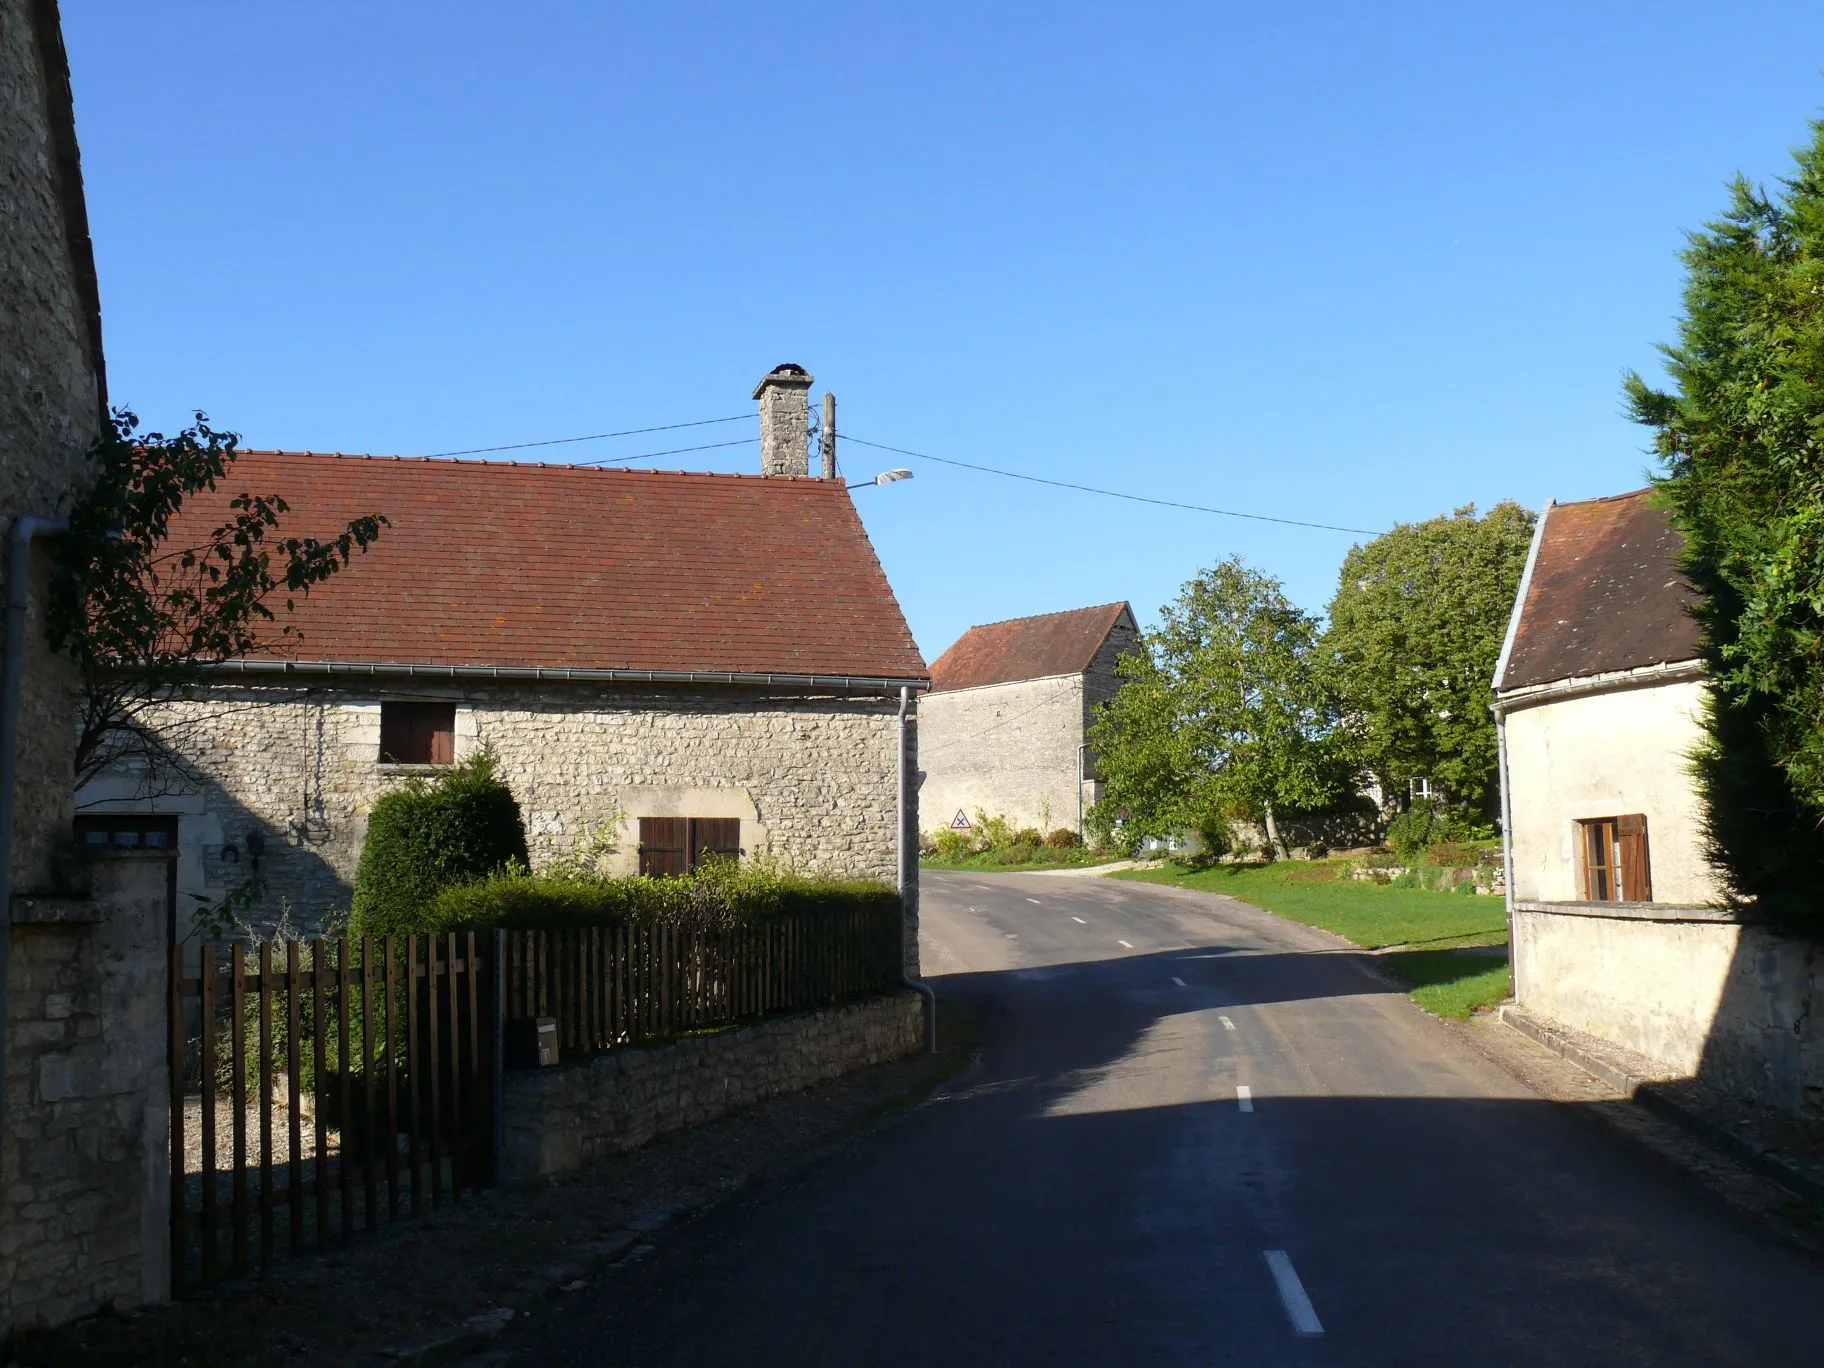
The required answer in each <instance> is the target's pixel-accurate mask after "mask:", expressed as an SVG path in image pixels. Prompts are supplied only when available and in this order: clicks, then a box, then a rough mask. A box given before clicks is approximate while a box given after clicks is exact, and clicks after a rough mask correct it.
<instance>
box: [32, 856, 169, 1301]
mask: <svg viewBox="0 0 1824 1368" xmlns="http://www.w3.org/2000/svg"><path fill="white" fill-rule="evenodd" d="M166 864H167V861H166V859H165V858H164V857H162V856H153V855H150V854H148V853H144V852H126V851H115V850H109V851H104V852H103V853H102V854H101V855H100V856H99V857H98V858H96V859H94V860H93V861H92V863H91V864H90V866H89V871H90V874H91V876H92V881H93V886H92V889H91V893H90V896H88V897H87V898H77V897H56V898H52V897H32V898H20V899H18V900H17V901H16V902H15V904H14V908H13V924H12V927H11V930H12V936H13V953H12V962H11V964H10V965H9V971H8V974H7V996H6V1021H5V1028H6V1032H7V1039H8V1050H7V1056H6V1115H5V1123H6V1145H5V1149H4V1151H3V1152H0V1336H4V1335H5V1334H6V1333H7V1332H8V1331H10V1330H12V1329H15V1328H19V1327H23V1326H29V1325H55V1324H58V1323H60V1322H62V1321H66V1320H69V1319H71V1318H73V1317H76V1316H81V1315H85V1314H88V1313H90V1312H93V1311H97V1310H100V1309H102V1308H104V1307H110V1306H111V1307H114V1308H116V1309H120V1310H127V1309H131V1308H132V1307H135V1306H141V1305H144V1304H146V1303H149V1302H157V1301H162V1300H164V1298H165V1297H166V1296H167V1295H168V1294H169V1289H170V1271H169V1270H170V1260H169V1248H170V1206H169V1201H170V1198H169V1191H170V1189H169V1187H168V1183H167V1177H168V1173H169V1170H168V1168H167V1163H168V1158H167V1155H168V1142H167V1135H168V1130H169V1107H168V1105H167V1099H168V1097H169V1088H168V1083H167V1079H168V1075H167V1073H166V1057H165V1052H166V1044H165V1041H166V1036H167V1032H166V1030H165V986H166V959H165V936H166V882H165V879H166Z"/></svg>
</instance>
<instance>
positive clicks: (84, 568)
mask: <svg viewBox="0 0 1824 1368" xmlns="http://www.w3.org/2000/svg"><path fill="white" fill-rule="evenodd" d="M138 428H139V419H138V418H137V417H135V416H134V415H133V414H131V413H129V412H128V411H127V410H125V409H116V410H114V415H113V420H112V424H111V426H110V427H109V429H108V430H107V431H106V432H105V433H104V434H103V435H102V437H101V438H100V439H99V440H98V441H97V442H96V444H95V447H94V449H93V450H92V451H91V452H90V461H91V467H92V469H93V471H94V480H93V483H92V484H91V485H90V486H89V487H88V488H87V489H86V490H84V491H83V492H82V493H81V495H80V496H79V497H78V499H77V501H76V505H75V507H74V508H72V509H71V510H70V516H69V524H70V527H69V533H68V535H66V536H64V537H61V538H59V540H58V547H57V560H56V566H55V569H54V572H53V576H52V581H51V594H50V600H49V609H48V612H47V614H46V629H47V634H48V636H49V638H50V642H51V645H52V646H53V647H54V648H55V649H58V650H62V651H65V652H67V653H68V654H69V655H70V656H71V657H73V658H74V659H75V661H76V663H77V665H78V666H79V667H80V669H81V676H82V693H81V698H80V718H79V728H78V733H77V742H76V784H77V786H78V787H81V785H82V784H83V783H85V782H87V781H88V780H90V779H92V778H94V777H95V776H96V775H97V774H99V773H100V772H101V771H102V770H104V769H106V768H108V767H109V766H110V765H112V764H115V763H117V762H119V761H121V760H126V759H132V760H137V761H139V762H140V763H141V764H142V765H144V766H158V765H164V764H169V763H172V761H171V757H170V751H169V748H168V747H166V746H164V745H161V744H159V741H158V739H157V738H156V737H155V736H154V735H153V733H152V730H151V728H150V727H148V726H147V725H146V723H145V722H144V721H143V717H144V714H145V712H146V710H147V709H148V708H149V707H151V706H153V705H155V704H157V703H159V702H161V701H164V700H166V699H168V698H171V697H173V696H174V695H176V694H178V693H180V692H181V691H182V690H183V689H185V688H187V687H189V686H191V685H194V684H196V683H197V682H199V681H200V680H201V679H202V677H203V671H204V669H205V667H207V666H208V665H210V664H213V663H215V662H218V661H223V660H233V659H239V658H242V657H245V656H252V655H259V654H261V653H263V652H267V651H271V650H272V649H273V648H274V647H275V646H276V645H279V644H281V643H283V642H285V641H286V640H287V639H295V637H296V632H295V629H294V628H293V627H292V625H291V623H290V622H289V621H286V622H284V623H282V624H280V625H279V626H278V627H277V628H276V629H270V630H269V629H268V628H267V626H266V624H268V623H272V622H275V621H277V618H278V615H277V614H276V613H275V612H274V611H273V605H274V604H275V603H276V602H277V601H278V600H279V598H280V597H281V596H282V597H283V600H284V605H285V611H286V612H287V613H290V612H291V611H292V609H293V608H295V607H296V605H297V600H298V599H299V598H300V597H302V596H303V595H305V594H308V593H309V592H310V590H311V589H312V587H313V586H315V585H318V584H321V583H323V582H324V581H325V580H327V579H329V578H330V577H332V576H333V575H335V574H336V573H338V572H339V571H341V570H343V569H344V568H346V567H347V565H348V563H349V560H350V558H351V557H352V556H353V554H354V553H355V552H356V551H365V550H366V549H367V547H368V546H369V545H371V544H372V543H373V542H374V541H375V540H376V539H377V538H378V537H379V535H380V529H381V528H382V527H385V526H387V525H388V524H387V520H386V519H385V518H384V517H382V516H380V515H379V514H369V515H367V516H366V517H361V518H356V519H354V520H353V521H351V522H350V523H348V525H347V526H346V527H344V528H343V529H342V530H341V531H340V532H338V533H337V534H336V535H335V536H333V537H330V538H329V539H328V540H326V541H324V540H319V539H318V538H316V537H294V536H285V535H281V534H280V532H279V524H280V521H281V519H282V517H283V515H284V514H285V513H286V512H287V511H288V506H287V504H286V502H285V500H284V499H283V498H281V497H279V495H277V494H250V493H242V494H239V495H236V496H235V497H234V498H233V499H232V500H230V502H229V505H228V508H229V516H228V518H227V520H226V521H225V522H223V523H220V524H219V525H217V526H215V527H213V528H210V529H209V530H208V531H206V532H203V533H202V534H201V535H200V536H196V535H192V536H189V537H186V538H185V539H184V541H183V544H181V545H172V544H171V543H170V540H169V536H170V532H171V525H172V523H173V521H175V520H176V518H177V516H178V514H179V513H180V512H181V511H182V509H183V506H184V501H185V500H186V499H188V498H190V497H191V496H192V495H196V494H201V493H203V492H205V491H208V490H213V489H215V488H216V486H217V485H218V484H219V483H220V482H222V481H223V480H227V479H230V478H232V476H231V470H232V467H233V465H234V461H235V457H236V455H237V454H238V452H237V448H238V446H239V443H240V438H239V437H238V436H237V435H236V434H235V433H232V432H224V431H220V430H218V429H216V428H212V427H210V426H209V422H208V419H207V418H206V417H205V416H204V415H203V414H201V413H199V414H197V415H196V426H194V427H190V428H186V429H184V430H183V431H182V432H180V433H178V434H177V435H176V436H175V437H166V436H164V435H163V434H162V433H157V432H148V433H140V432H139V431H138Z"/></svg>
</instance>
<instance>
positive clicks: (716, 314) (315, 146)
mask: <svg viewBox="0 0 1824 1368" xmlns="http://www.w3.org/2000/svg"><path fill="white" fill-rule="evenodd" d="M64 23H65V27H66V37H67V41H68V44H69V48H70V57H71V65H72V72H73V77H74V82H75V89H76V101H77V120H78V130H79V134H80V137H81V140H82V151H83V159H84V169H85V174H86V177H87V189H88V202H89V213H90V218H91V226H92V229H93V232H94V237H95V243H96V250H97V254H98V266H99V269H100V273H101V285H102V301H103V311H104V327H105V331H106V341H107V349H108V365H109V375H110V386H111V389H112V393H113V396H114V399H115V401H116V402H121V403H129V404H131V405H133V406H134V407H135V408H136V409H137V410H138V411H139V412H140V413H141V414H142V416H143V417H145V418H146V419H147V420H148V421H149V422H150V423H151V424H152V425H154V426H166V427H170V426H175V425H178V424H180V423H181V422H182V420H183V419H184V417H185V415H186V413H187V411H188V410H189V409H190V408H193V407H199V406H200V407H202V408H205V409H207V410H208V411H209V413H210V414H211V416H212V417H213V418H215V419H216V420H218V421H219V422H221V423H223V424H226V425H228V426H231V427H234V428H236V429H237V430H239V431H241V432H243V433H244V434H245V437H246V439H247V441H248V442H249V443H250V444H253V445H258V446H282V447H289V448H305V449H312V450H341V451H367V452H378V453H387V454H393V453H401V454H422V453H430V452H440V451H447V450H452V449H459V448H471V447H480V446H490V445H494V444H497V443H506V442H521V441H532V440H538V439H542V438H554V437H566V436H571V435H574V434H580V433H590V432H600V431H605V430H612V429H622V428H633V427H644V426H648V425H657V424H664V423H674V422H686V421H691V420H695V419H702V418H717V417H722V416H725V415H731V414H740V413H745V412H750V411H751V409H752V405H751V403H750V401H749V398H748V396H749V393H750V391H751V389H752V386H753V384H754V382H755V381H756V380H757V379H758V378H759V376H760V375H761V374H763V373H764V372H765V371H766V370H767V369H768V368H770V367H771V366H772V365H773V364H775V363H776V362H779V361H786V360H791V361H797V362H800V363H802V364H804V365H805V366H807V367H809V368H810V369H811V370H812V371H813V372H815V374H816V376H817V378H818V390H819V391H820V390H821V389H823V388H824V387H825V386H826V385H827V387H828V388H829V389H831V390H832V391H834V392H835V394H836V395H837V397H838V400H839V403H840V418H839V423H838V426H839V428H840V429H841V430H842V431H845V432H848V433H852V434H853V435H854V436H856V437H865V438H868V439H871V440H873V441H878V442H884V443H889V444H892V445H897V446H904V447H908V448H911V449H913V450H916V451H924V452H930V453H933V454H935V455H942V456H949V457H952V458H955V459H959V460H964V461H974V462H979V463H984V464H990V465H997V466H1003V467H1007V468H1011V469H1015V470H1022V471H1028V472H1031V473H1033V474H1035V475H1043V476H1048V477H1051V478H1055V479H1061V480H1066V481H1076V482H1082V483H1088V484H1096V485H1105V486H1111V487H1114V488H1118V489H1123V490H1128V491H1131V492H1134V493H1139V494H1146V495H1153V496H1157V497H1162V498H1167V499H1179V500H1183V501H1186V502H1192V503H1201V504H1209V505H1215V506H1220V507H1224V508H1231V509H1237V510H1243V511H1247V512H1253V513H1260V514H1268V515H1274V516H1281V517H1290V518H1303V519H1309V520H1311V521H1315V522H1323V523H1335V524H1341V525H1344V526H1348V527H1361V528H1368V529H1380V528H1384V527H1386V526H1389V525H1391V524H1392V523H1394V522H1396V521H1405V520H1413V519H1417V518H1423V517H1428V516H1431V515H1434V514H1437V513H1440V512H1444V511H1446V510H1448V509H1450V508H1452V507H1453V506H1456V505H1459V504H1463V503H1468V502H1471V501H1474V502H1476V503H1479V504H1481V505H1483V506H1487V505H1488V504H1490V503H1492V502H1494V501H1496V500H1498V499H1501V498H1504V497H1513V498H1518V499H1520V500H1522V501H1524V502H1526V503H1528V504H1530V505H1533V506H1537V505H1538V504H1539V503H1540V502H1542V501H1543V500H1544V499H1545V498H1546V497H1547V496H1556V497H1558V498H1560V499H1567V498H1583V497H1589V496H1593V495H1599V494H1606V493H1614V492H1617V491H1620V490H1623V489H1628V488H1634V487H1637V486H1638V485H1639V484H1640V483H1641V482H1642V475H1643V471H1644V470H1645V469H1646V468H1647V465H1648V457H1647V456H1646V454H1645V434H1644V432H1643V431H1642V430H1640V429H1637V428H1635V427H1634V426H1633V425H1632V424H1630V423H1628V422H1627V421H1626V420H1625V418H1624V417H1623V415H1622V412H1621V404H1620V397H1619V396H1620V379H1621V375H1622V373H1623V371H1624V370H1625V369H1627V368H1629V367H1635V368H1640V369H1643V370H1647V371H1649V372H1651V371H1653V370H1654V369H1655V352H1654V350H1653V348H1654V344H1655V343H1656V342H1658V341H1661V340H1665V339H1667V338H1669V337H1670V336H1671V335H1672V330H1673V326H1674V320H1675V317H1676V312H1677V307H1678V290H1679V283H1680V271H1679V266H1678V263H1677V260H1676V253H1677V251H1678V249H1679V247H1680V245H1681V242H1682V233H1683V231H1684V230H1685V229H1688V228H1692V227H1696V226H1698V225H1700V224H1701V223H1702V222H1703V221H1704V220H1706V219H1707V218H1709V217H1711V216H1712V215H1714V214H1715V212H1716V211H1717V210H1718V209H1719V208H1720V207H1721V206H1722V203H1723V184H1724V182H1725V181H1726V179H1727V178H1728V177H1729V176H1730V175H1731V174H1732V173H1733V172H1735V171H1736V170H1738V169H1739V170H1741V171H1743V172H1746V173H1747V174H1748V175H1750V176H1752V177H1755V178H1756V179H1762V180H1771V179H1773V178H1777V177H1778V176H1779V175H1781V174H1782V173H1783V172H1784V170H1785V169H1786V167H1787V165H1788V161H1789V149H1790V148H1791V147H1792V146H1793V145H1795V144H1796V143H1798V142H1799V141H1801V139H1802V138H1804V136H1805V134H1806V121H1807V120H1808V119H1809V118H1811V117H1812V116H1813V115H1814V114H1816V113H1817V112H1818V111H1819V109H1820V107H1824V77H1821V76H1820V74H1819V67H1820V66H1821V65H1824V6H1820V5H1818V4H1816V3H1815V0H1812V3H1807V4H1789V5H1782V4H1753V3H1741V2H1740V0H1737V2H1736V3H1716V4H1710V5H1678V4H1665V3H1659V4H1651V5H1648V4H1640V5H1627V4H1619V3H1604V4H1596V5H1591V4H1587V3H1584V4H1564V5H1555V4H1534V5H1527V6H1500V7H1497V6H1486V5H1462V4H1428V5H1398V4H1375V5H1369V4H1347V5H1346V4H1330V5H1317V4H1306V5H1279V6H1262V5H1248V6H1242V5H1233V4H1215V3H1203V4H1186V5H1170V4H1148V5H1137V6H1110V5H1106V4H1103V5H1083V4H1069V3H1057V2H1056V0H1054V2H1053V3H1048V4H1029V5H1028V4H1009V3H992V2H989V3H975V4H936V3H927V4H920V5H917V6H911V5H902V6H885V5H874V4H863V3H854V2H853V0H852V2H851V3H848V4H834V5H815V4H804V5H782V4H767V5H760V4H748V5H735V4H684V3H667V4H663V5H640V6H635V5H623V4H607V3H601V4H585V3H580V2H579V3H571V4H556V3H549V4H542V3H533V4H526V5H523V6H500V5H487V6H483V5H471V4H463V3H456V0H444V3H440V4H435V5H432V4H422V5H414V4H404V3H397V4H387V3H379V4H360V5H357V4H352V3H349V4H339V3H331V0H311V3H302V0H299V3H293V4H289V5H281V4H277V3H270V4H268V3H262V4H257V5H250V4H247V3H244V0H242V3H235V4H201V3H192V4H161V5H138V4H128V3H125V0H101V2H99V3H85V4H66V5H65V7H64ZM753 431H754V427H753V426H749V425H742V424H734V425H729V426H727V427H713V428H707V429H697V430H691V431H686V432H684V433H681V434H655V435H654V436H649V437H635V438H629V439H623V440H620V441H614V442H604V443H595V444H586V445H578V446H569V447H559V448H555V449H553V450H552V451H551V452H550V453H548V454H549V455H550V458H551V459H577V460H587V459H599V458H602V457H607V456H614V455H632V454H636V453H640V452H645V451H651V450H658V449H661V448H663V447H668V446H685V445H689V444H692V443H693V442H695V441H702V442H709V441H718V440H729V439H732V438H737V437H741V436H746V435H751V434H752V432H753ZM540 454H545V453H539V452H532V453H526V455H527V456H528V457H529V458H536V457H537V456H539V455H540ZM756 460H757V457H756V452H755V449H754V448H752V447H737V448H731V449H724V450H718V451H705V452H699V453H692V454H688V455H681V456H675V457H669V458H666V459H663V460H660V461H656V462H655V461H647V462H644V463H643V464H646V465H648V466H659V467H666V468H672V467H678V466H687V467H690V468H699V469H724V470H728V469H739V470H751V469H754V468H755V466H756ZM843 460H844V468H845V471H847V472H848V473H849V474H851V475H861V476H866V475H872V474H873V473H874V472H875V471H876V470H878V469H882V468H885V467H887V466H891V465H899V464H905V465H909V466H912V467H914V468H915V469H916V471H917V478H916V479H915V480H913V481H911V482H909V483H902V484H898V485H894V486H892V487H889V488H881V489H867V490H863V491H860V492H858V493H857V495H856V499H857V503H858V506H859V507H860V508H861V509H862V511H863V515H864V517H865V518H866V520H867V524H868V528H869V531H870V533H871V535H872V536H873V538H874V542H875V545H876V547H877V549H878V550H879V552H880V556H881V560H882V562H883V563H884V564H885V566H886V569H887V572H888V574H889V576H890V577H891V578H892V581H893V584H894V587H895V588H896V589H897V591H898V593H899V596H900V600H901V602H902V603H903V604H904V606H905V609H906V613H907V616H908V618H909V620H910V621H911V624H912V628H913V631H914V632H915V634H916V635H917V637H918V640H919V643H920V645H921V646H922V647H923V648H924V651H925V653H926V656H927V658H935V657H936V656H937V654H938V653H939V652H941V651H942V650H943V648H944V647H945V646H946V645H948V644H949V642H950V641H951V640H952V639H954V638H955V636H956V635H958V633H960V632H961V631H962V630H963V629H964V628H965V627H967V626H968V625H969V624H971V623H975V622H985V621H991V620H994V619H998V618H1004V617H1013V616H1020V615H1023V614H1026V613H1036V612H1047V611H1052V610H1056V609H1060V608H1069V607H1075V606H1079V605H1083V604H1089V603H1101V602H1107V601H1109V600H1113V599H1120V598H1126V599H1130V600H1131V601H1132V602H1133V603H1134V605H1135V607H1136V609H1137V610H1138V611H1139V612H1140V615H1141V617H1142V620H1143V621H1144V620H1146V619H1148V618H1150V617H1151V616H1152V614H1153V613H1154V611H1155V610H1156V608H1157V607H1158V605H1159V604H1160V603H1161V602H1163V601H1165V600H1166V599H1168V598H1170V597H1171V596H1172V595H1173V594H1174V593H1175V592H1176V590H1177V588H1178V586H1179V585H1180V584H1181V583H1182V582H1183V581H1184V580H1185V579H1186V578H1188V577H1189V576H1191V575H1192V574H1194V573H1195V572H1196V571H1197V570H1198V569H1199V568H1200V567H1202V566H1205V565H1208V564H1211V563H1213V562H1214V561H1216V560H1218V559H1220V558H1222V557H1223V556H1226V555H1228V554H1231V553H1239V554H1241V555H1242V556H1244V557H1245V558H1247V560H1248V561H1249V562H1251V563H1252V564H1255V565H1257V566H1259V567H1261V568H1263V569H1265V570H1268V571H1270V572H1271V573H1273V574H1275V575H1278V576H1279V577H1281V578H1282V579H1283V580H1284V581H1285V583H1286V585H1287V588H1288V590H1289V591H1290V592H1291V594H1292V595H1293V597H1294V598H1295V599H1296V600H1297V601H1299V602H1300V603H1301V604H1303V605H1305V606H1306V607H1307V608H1310V609H1311V610H1313V611H1321V610H1322V608H1323V606H1324V604H1325V603H1326V602H1327V600H1328V599H1329V597H1330V594H1331V592H1332V590H1333V588H1334V585H1335V577H1336V571H1337V567H1338V565H1339V563H1340V561H1341V559H1342V556H1343V554H1344V553H1345V552H1346V551H1347V550H1348V548H1349V546H1350V544H1351V543H1352V541H1354V540H1357V538H1353V537H1351V536H1349V535H1346V534H1339V533H1334V532H1324V531H1309V530H1302V529H1297V528H1287V527H1277V526H1273V525H1270V524H1263V523H1250V522H1245V521H1238V520H1234V519H1228V518H1221V517H1215V516H1211V515H1208V514H1199V513H1191V512H1178V511H1173V510H1167V509H1162V508H1152V507H1147V506H1143V505H1138V504H1131V503H1123V502H1120V501H1117V500H1112V499H1104V498H1095V497H1091V496H1088V495H1081V494H1075V493H1069V492H1066V491H1062V490H1050V489H1043V488H1039V487H1037V486H1033V485H1026V484H1018V483H1014V482H1012V481H1007V480H1002V479H997V478H995V477H993V476H988V475H978V474H974V473H971V472H968V471H964V470H957V469H953V468H950V467H945V466H938V465H932V464H929V463H924V462H918V461H910V460H903V459H902V458H899V457H893V456H890V455H887V454H886V453H875V452H869V451H866V450H865V449H862V448H858V447H849V448H848V449H846V450H845V452H844V455H843Z"/></svg>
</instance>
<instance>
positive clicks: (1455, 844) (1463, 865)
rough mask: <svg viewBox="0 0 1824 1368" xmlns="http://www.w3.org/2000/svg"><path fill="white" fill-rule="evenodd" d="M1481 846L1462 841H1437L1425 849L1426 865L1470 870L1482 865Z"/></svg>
mask: <svg viewBox="0 0 1824 1368" xmlns="http://www.w3.org/2000/svg"><path fill="white" fill-rule="evenodd" d="M1483 854H1484V852H1483V850H1482V848H1481V847H1480V846H1473V845H1465V844H1464V843H1463V842H1461V841H1437V842H1434V843H1433V844H1431V845H1429V846H1427V847H1426V848H1425V863H1427V864H1430V865H1436V866H1437V867H1438V868H1439V869H1469V868H1472V867H1474V866H1475V865H1478V864H1481V863H1482V857H1483Z"/></svg>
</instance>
